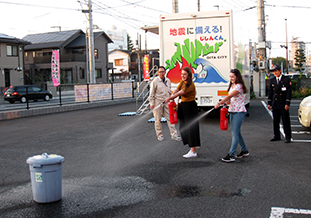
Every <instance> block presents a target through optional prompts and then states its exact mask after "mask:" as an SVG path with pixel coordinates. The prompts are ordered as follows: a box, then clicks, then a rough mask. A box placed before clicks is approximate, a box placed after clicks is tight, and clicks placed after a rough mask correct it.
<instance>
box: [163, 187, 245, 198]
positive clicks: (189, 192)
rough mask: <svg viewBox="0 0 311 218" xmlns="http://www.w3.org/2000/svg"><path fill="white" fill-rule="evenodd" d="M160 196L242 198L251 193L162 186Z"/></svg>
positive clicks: (242, 190) (240, 190)
mask: <svg viewBox="0 0 311 218" xmlns="http://www.w3.org/2000/svg"><path fill="white" fill-rule="evenodd" d="M160 190H161V191H160V192H161V193H160V195H162V196H163V197H164V196H165V195H166V197H178V198H190V197H203V196H212V197H233V196H244V195H247V194H249V193H250V192H251V191H250V190H248V189H239V190H237V191H236V192H228V191H226V190H217V189H214V188H207V187H199V186H163V187H162V188H160Z"/></svg>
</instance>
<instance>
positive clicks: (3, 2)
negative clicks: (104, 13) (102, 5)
mask: <svg viewBox="0 0 311 218" xmlns="http://www.w3.org/2000/svg"><path fill="white" fill-rule="evenodd" d="M0 4H10V5H18V6H29V7H38V8H53V9H59V10H70V11H81V10H80V9H73V8H63V7H54V6H46V5H32V4H25V3H16V2H5V1H0Z"/></svg>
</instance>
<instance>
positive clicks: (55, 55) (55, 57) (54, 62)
mask: <svg viewBox="0 0 311 218" xmlns="http://www.w3.org/2000/svg"><path fill="white" fill-rule="evenodd" d="M51 74H52V81H53V85H54V87H57V86H59V85H60V76H59V50H52V59H51Z"/></svg>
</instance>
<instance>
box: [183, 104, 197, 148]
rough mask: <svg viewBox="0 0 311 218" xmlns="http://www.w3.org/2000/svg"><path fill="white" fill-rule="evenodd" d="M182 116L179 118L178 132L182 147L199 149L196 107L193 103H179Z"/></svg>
mask: <svg viewBox="0 0 311 218" xmlns="http://www.w3.org/2000/svg"><path fill="white" fill-rule="evenodd" d="M180 107H181V108H178V110H179V109H181V111H182V115H181V116H180V118H179V130H180V135H181V138H182V141H183V144H184V145H187V144H188V145H189V147H200V146H201V141H200V127H199V120H197V118H198V107H197V103H196V102H195V101H190V102H181V104H180Z"/></svg>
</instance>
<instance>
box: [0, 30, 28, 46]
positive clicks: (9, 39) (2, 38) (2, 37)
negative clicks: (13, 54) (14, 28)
mask: <svg viewBox="0 0 311 218" xmlns="http://www.w3.org/2000/svg"><path fill="white" fill-rule="evenodd" d="M0 42H5V43H16V44H29V42H27V41H25V40H22V39H19V38H15V37H13V36H9V35H6V34H3V33H0Z"/></svg>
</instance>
